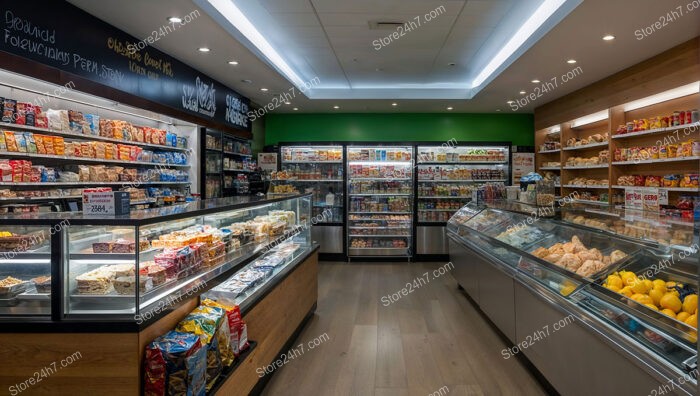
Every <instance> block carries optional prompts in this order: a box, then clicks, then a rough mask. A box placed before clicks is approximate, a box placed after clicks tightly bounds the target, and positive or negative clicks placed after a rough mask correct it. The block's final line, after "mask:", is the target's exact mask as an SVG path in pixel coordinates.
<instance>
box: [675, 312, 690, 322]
mask: <svg viewBox="0 0 700 396" xmlns="http://www.w3.org/2000/svg"><path fill="white" fill-rule="evenodd" d="M689 317H690V314H689V313H687V312H683V311H681V312H679V313H678V315H677V316H676V320H679V321H681V322H685V320H686V319H688V318H689Z"/></svg>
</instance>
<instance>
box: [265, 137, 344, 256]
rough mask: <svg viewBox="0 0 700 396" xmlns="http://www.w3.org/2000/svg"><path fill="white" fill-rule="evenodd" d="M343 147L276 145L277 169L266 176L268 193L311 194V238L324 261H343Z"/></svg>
mask: <svg viewBox="0 0 700 396" xmlns="http://www.w3.org/2000/svg"><path fill="white" fill-rule="evenodd" d="M343 160H344V158H343V146H340V145H316V144H313V145H310V144H309V145H305V144H286V143H281V144H280V170H279V171H277V172H273V173H272V174H271V177H270V179H271V180H270V192H271V193H272V194H285V193H295V192H301V193H303V192H313V217H312V219H311V224H312V227H311V236H312V238H313V240H314V241H316V242H318V243H319V244H320V245H321V248H320V249H321V250H320V251H319V252H320V253H321V254H322V255H323V256H324V258H325V259H333V258H336V259H340V258H342V259H344V258H345V249H344V248H345V243H344V242H345V241H344V237H343V228H344V224H343V220H344V217H345V212H344V210H343V208H344V205H345V185H344V181H345V179H344V177H343V165H344V161H343Z"/></svg>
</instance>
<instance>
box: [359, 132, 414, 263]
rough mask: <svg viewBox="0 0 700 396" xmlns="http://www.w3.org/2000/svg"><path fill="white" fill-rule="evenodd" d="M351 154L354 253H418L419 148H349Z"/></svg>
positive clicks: (391, 255)
mask: <svg viewBox="0 0 700 396" xmlns="http://www.w3.org/2000/svg"><path fill="white" fill-rule="evenodd" d="M347 157H348V160H347V173H348V184H347V186H348V187H347V190H348V200H347V203H348V222H347V245H348V256H349V257H362V256H365V257H366V256H375V257H410V256H412V254H411V248H412V243H413V235H412V234H413V206H414V202H413V171H414V161H413V159H414V153H413V147H411V146H363V147H355V146H348V147H347Z"/></svg>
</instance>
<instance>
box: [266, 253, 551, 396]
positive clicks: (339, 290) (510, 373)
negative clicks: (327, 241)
mask: <svg viewBox="0 0 700 396" xmlns="http://www.w3.org/2000/svg"><path fill="white" fill-rule="evenodd" d="M443 265H445V263H412V264H408V263H368V264H356V263H353V264H346V263H321V265H320V274H319V303H318V309H317V311H316V316H315V317H314V318H313V319H312V320H311V321H310V322H309V324H308V325H307V326H306V328H305V329H304V331H303V332H302V334H301V336H300V337H299V339H297V340H296V342H295V344H296V347H294V348H295V349H297V352H291V354H290V356H291V355H294V356H296V357H295V358H294V359H289V361H288V362H287V363H286V364H284V365H283V366H282V368H281V369H279V370H278V371H277V373H275V374H274V376H273V377H272V379H271V380H270V382H269V384H268V386H267V387H266V389H265V392H264V393H263V395H266V396H275V395H363V396H370V395H375V396H409V395H410V396H413V395H416V396H425V395H430V394H436V395H438V394H440V395H450V396H459V395H482V394H483V395H544V394H546V392H545V391H544V390H543V389H542V388H541V386H540V385H539V383H538V382H537V381H536V380H535V379H534V377H533V376H532V375H531V374H530V372H529V371H527V370H526V368H525V367H524V366H523V365H522V364H521V363H520V362H519V361H518V360H517V359H515V358H511V359H508V360H504V359H503V356H502V355H501V350H502V349H503V348H505V347H506V344H505V343H504V342H503V341H502V340H501V339H500V338H499V337H498V336H497V335H496V333H495V332H494V330H493V329H492V328H491V327H490V326H489V324H488V323H487V322H486V321H485V319H484V318H482V317H481V315H480V314H479V313H478V312H477V311H476V309H475V308H474V307H473V306H472V305H471V303H469V302H468V301H467V300H466V298H465V297H464V295H462V292H461V291H459V290H458V289H457V284H456V282H455V280H454V279H453V278H452V276H451V275H449V274H445V275H442V276H439V277H437V278H435V279H431V280H430V282H425V281H423V282H421V283H420V284H418V283H416V286H420V287H418V288H414V289H413V291H412V292H410V293H409V294H407V295H405V296H404V295H401V289H402V288H404V287H406V283H408V282H413V281H414V280H417V279H418V278H420V277H423V274H424V273H425V272H426V271H430V273H431V274H432V271H433V270H435V269H438V268H439V267H441V266H443ZM431 278H432V276H431ZM418 282H420V281H418ZM396 292H399V295H400V298H399V299H398V300H397V301H396V302H390V300H389V299H388V298H385V299H384V300H382V297H384V296H387V295H391V294H394V293H396ZM300 344H303V352H299V351H300V350H301V349H302V348H300V347H299V345H300ZM316 345H317V346H316ZM310 346H315V347H313V348H310ZM445 387H447V388H445ZM447 390H449V392H448V391H447ZM435 392H437V393H435Z"/></svg>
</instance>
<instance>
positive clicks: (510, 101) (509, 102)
mask: <svg viewBox="0 0 700 396" xmlns="http://www.w3.org/2000/svg"><path fill="white" fill-rule="evenodd" d="M506 103H508V104H511V103H515V102H514V101H512V100H509V101H507V102H506Z"/></svg>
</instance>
